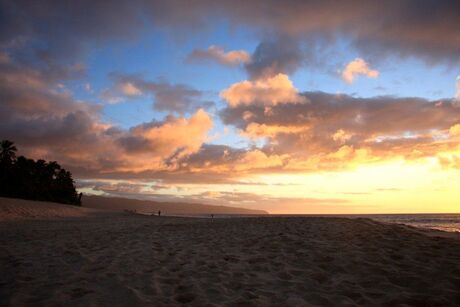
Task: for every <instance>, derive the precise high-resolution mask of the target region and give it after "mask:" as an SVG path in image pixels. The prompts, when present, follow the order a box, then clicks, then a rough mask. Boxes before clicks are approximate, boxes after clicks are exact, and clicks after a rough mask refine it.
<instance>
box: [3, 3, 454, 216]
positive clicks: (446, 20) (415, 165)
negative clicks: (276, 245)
mask: <svg viewBox="0 0 460 307" xmlns="http://www.w3.org/2000/svg"><path fill="white" fill-rule="evenodd" d="M0 2H1V8H2V9H1V12H0V139H9V140H11V141H14V142H15V144H16V146H17V147H18V149H19V154H22V155H26V156H30V157H33V158H35V159H39V158H42V159H46V160H56V161H58V162H59V163H60V164H61V165H63V166H64V167H65V168H67V169H68V170H70V171H71V172H72V173H73V176H74V179H75V181H76V183H77V186H78V187H79V190H80V191H82V192H84V193H94V194H105V195H111V196H123V197H131V198H132V197H134V198H142V199H153V200H160V201H184V202H199V203H206V204H216V205H230V206H237V207H247V208H254V209H264V210H268V211H269V212H270V213H420V212H460V76H459V75H460V30H459V29H460V18H459V16H460V2H459V1H423V0H421V1H418V0H407V1H300V0H299V1H295V0H292V1H290V0H288V1H267V0H260V1H259V0H254V1H251V0H246V1H239V0H233V1H215V0H213V1H210V0H202V1H136V0H134V1H121V0H120V1H110V2H109V1H94V0H93V1H20V0H19V1H18V0H15V1H13V0H11V1H8V0H6V1H3V0H2V1H0Z"/></svg>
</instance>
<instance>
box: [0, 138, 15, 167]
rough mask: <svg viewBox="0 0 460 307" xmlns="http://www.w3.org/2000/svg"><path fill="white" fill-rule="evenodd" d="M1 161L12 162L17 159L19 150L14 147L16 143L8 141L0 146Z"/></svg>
mask: <svg viewBox="0 0 460 307" xmlns="http://www.w3.org/2000/svg"><path fill="white" fill-rule="evenodd" d="M0 147H1V151H0V161H2V162H3V161H6V162H12V161H13V160H14V159H16V151H18V149H17V148H16V146H14V143H13V142H11V141H8V140H3V141H2V142H1V144H0Z"/></svg>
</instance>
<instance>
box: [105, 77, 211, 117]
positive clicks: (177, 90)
mask: <svg viewBox="0 0 460 307" xmlns="http://www.w3.org/2000/svg"><path fill="white" fill-rule="evenodd" d="M110 77H111V78H112V79H113V80H114V82H115V85H114V89H112V91H111V92H112V93H111V95H110V96H111V97H117V95H124V96H128V97H129V96H131V97H132V96H141V95H152V96H153V97H154V103H153V108H154V109H155V110H158V111H168V112H177V113H180V114H183V113H185V112H189V111H193V110H195V109H197V108H199V107H201V106H202V105H208V104H209V102H206V101H202V100H201V98H202V96H203V93H202V92H201V91H198V90H196V89H194V88H192V87H190V86H188V85H185V84H170V83H168V82H167V81H165V80H163V79H159V80H158V81H147V80H145V79H144V78H143V77H142V76H139V75H127V74H121V73H112V74H111V75H110Z"/></svg>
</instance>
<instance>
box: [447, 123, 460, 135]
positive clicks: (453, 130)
mask: <svg viewBox="0 0 460 307" xmlns="http://www.w3.org/2000/svg"><path fill="white" fill-rule="evenodd" d="M449 133H450V135H452V136H457V135H460V124H455V125H453V126H452V127H450V128H449Z"/></svg>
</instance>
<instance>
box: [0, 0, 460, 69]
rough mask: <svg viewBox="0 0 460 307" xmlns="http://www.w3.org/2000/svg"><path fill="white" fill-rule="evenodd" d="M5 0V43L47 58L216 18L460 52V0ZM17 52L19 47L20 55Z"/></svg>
mask: <svg viewBox="0 0 460 307" xmlns="http://www.w3.org/2000/svg"><path fill="white" fill-rule="evenodd" d="M183 5H184V4H183V2H182V1H177V0H172V1H144V0H137V1H136V0H135V1H127V0H117V1H110V2H107V1H85V0H83V1H60V2H59V3H56V2H55V1H40V2H39V3H36V2H34V1H27V0H23V1H21V0H14V1H13V0H2V1H1V4H0V6H1V10H0V12H1V17H0V29H1V30H0V45H1V46H2V48H9V49H11V48H14V47H18V48H17V50H22V52H21V53H22V54H23V53H27V52H33V53H35V54H37V55H38V57H39V58H42V59H50V58H62V57H69V56H75V55H76V54H78V53H79V52H80V51H82V50H83V51H84V50H86V49H87V48H88V47H90V46H98V45H101V44H103V43H105V42H107V41H110V40H114V39H125V40H130V39H132V38H133V37H135V36H136V34H138V33H139V32H141V31H144V30H145V29H146V26H152V25H153V26H154V27H157V28H163V29H169V30H173V31H175V32H178V33H189V32H190V31H191V30H190V29H191V28H197V29H205V28H206V27H209V26H210V25H211V24H212V22H214V21H216V20H222V19H224V20H228V21H229V22H230V23H231V24H233V25H245V26H249V27H252V28H254V29H255V30H260V32H261V33H264V35H265V33H267V32H269V33H276V34H280V35H281V36H288V37H293V38H296V39H299V40H302V39H306V38H321V39H327V40H329V41H334V40H335V39H336V38H337V37H338V36H339V35H340V36H342V37H344V38H345V39H348V40H350V41H351V42H352V43H353V44H354V45H355V46H356V47H358V48H359V49H361V50H363V52H366V53H373V54H376V55H386V54H387V53H393V54H398V55H403V56H409V55H410V56H412V55H416V56H420V57H422V58H425V59H427V60H428V61H445V60H454V61H458V60H459V59H460V33H459V31H456V30H457V29H458V28H460V20H459V18H458V14H459V12H460V3H459V2H458V1H456V0H445V1H436V0H406V1H399V0H389V1H384V2H383V1H381V2H379V1H364V0H348V1H340V2H336V1H333V2H330V1H320V0H310V1H303V0H288V1H283V2H279V1H275V0H269V1H265V0H264V1H262V0H260V1H242V0H236V1H231V2H228V1H223V0H222V1H209V0H201V1H200V0H198V1H194V3H193V5H189V6H188V7H187V9H186V10H185V9H184V8H183ZM19 47H20V48H19ZM15 55H16V56H19V53H16V54H15Z"/></svg>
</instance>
